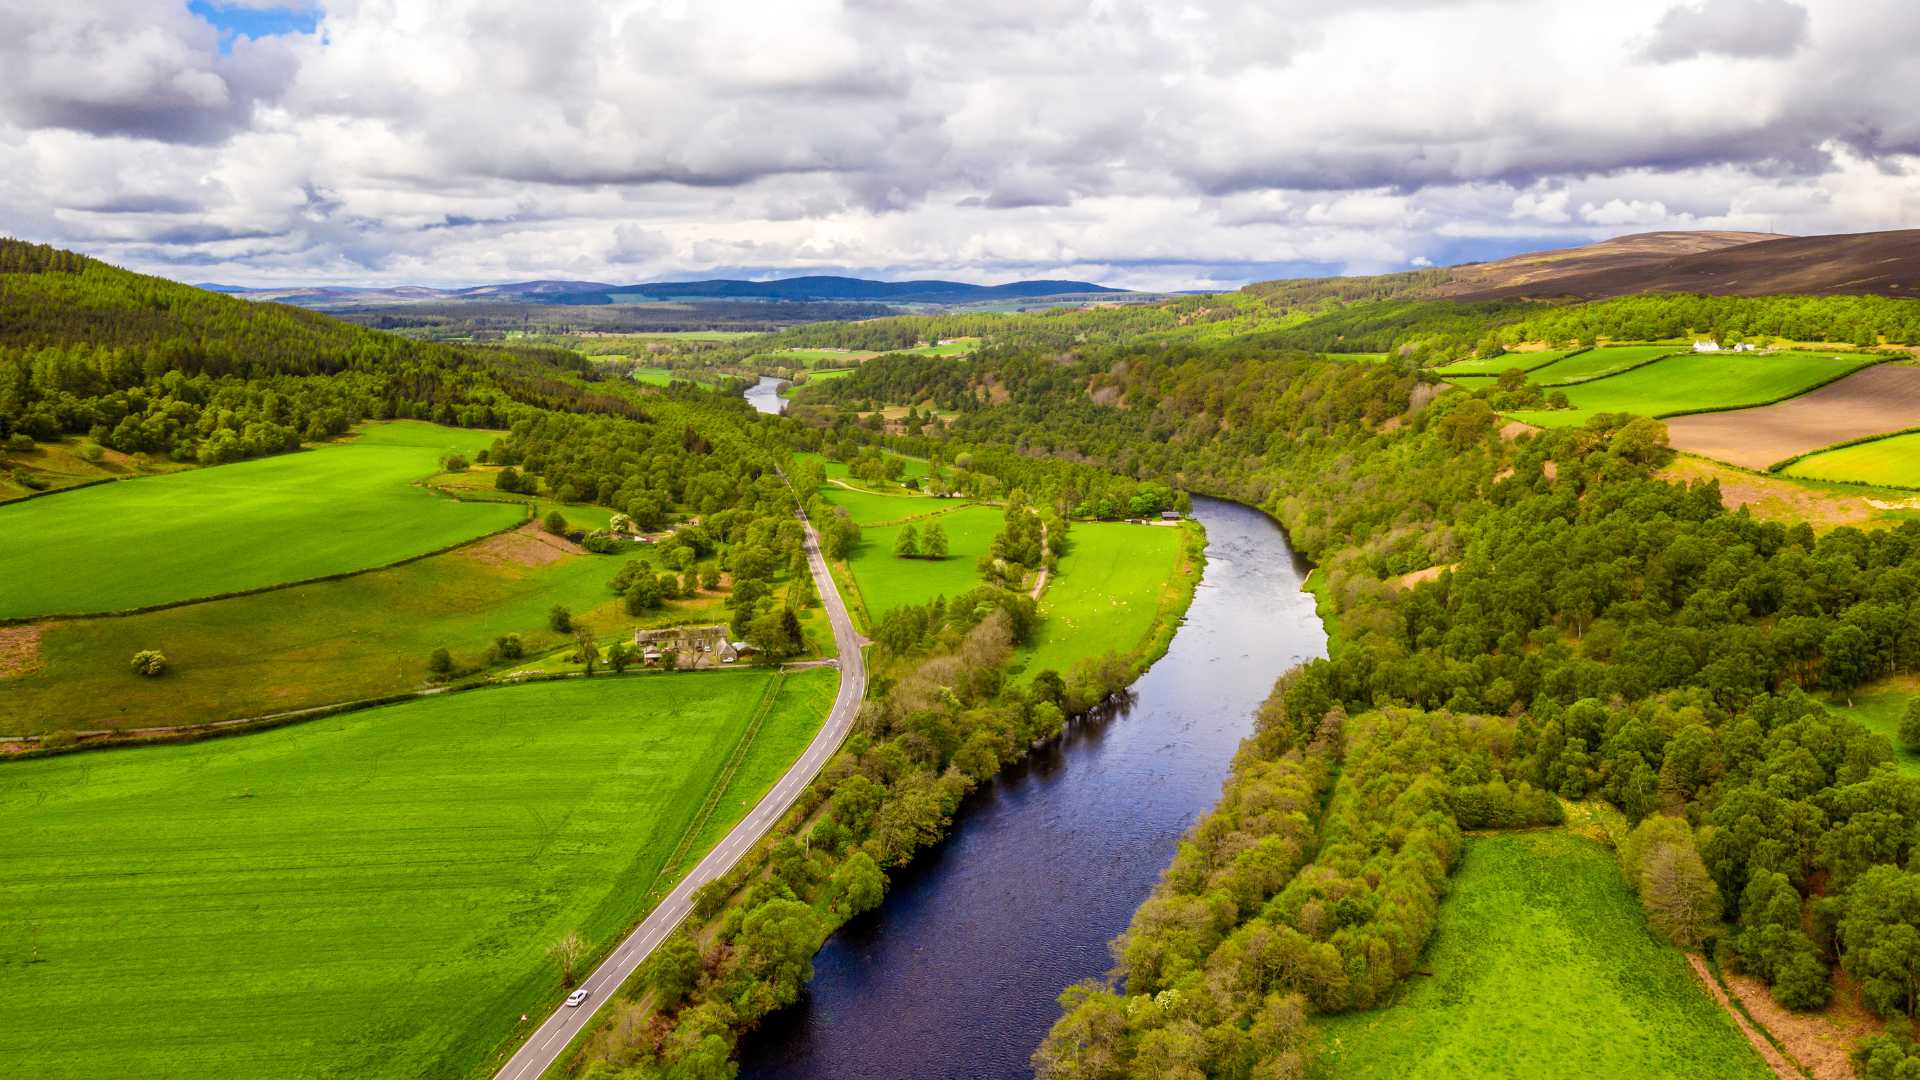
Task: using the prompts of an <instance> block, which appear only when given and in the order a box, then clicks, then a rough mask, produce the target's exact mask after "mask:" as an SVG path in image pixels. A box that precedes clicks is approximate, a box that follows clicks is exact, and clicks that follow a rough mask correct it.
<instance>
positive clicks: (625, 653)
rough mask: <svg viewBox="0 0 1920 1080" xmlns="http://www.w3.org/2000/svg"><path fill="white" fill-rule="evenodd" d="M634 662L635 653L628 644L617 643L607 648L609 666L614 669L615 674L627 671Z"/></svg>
mask: <svg viewBox="0 0 1920 1080" xmlns="http://www.w3.org/2000/svg"><path fill="white" fill-rule="evenodd" d="M632 662H633V651H632V650H631V649H630V648H628V646H627V643H626V642H624V641H616V642H614V643H613V644H611V645H609V646H607V666H608V667H610V668H612V669H613V672H614V674H616V675H617V674H619V673H620V672H623V671H625V670H627V665H628V664H631V663H632Z"/></svg>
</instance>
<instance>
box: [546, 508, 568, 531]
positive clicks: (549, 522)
mask: <svg viewBox="0 0 1920 1080" xmlns="http://www.w3.org/2000/svg"><path fill="white" fill-rule="evenodd" d="M543 527H544V528H545V529H546V530H547V531H548V532H550V533H552V534H553V535H555V536H565V535H567V515H565V514H563V513H561V512H560V511H558V510H549V511H547V516H546V520H545V521H544V522H543Z"/></svg>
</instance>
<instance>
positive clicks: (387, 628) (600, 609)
mask: <svg viewBox="0 0 1920 1080" xmlns="http://www.w3.org/2000/svg"><path fill="white" fill-rule="evenodd" d="M636 548H637V550H634V551H631V552H628V553H626V554H624V555H612V556H599V555H576V554H571V553H569V552H568V551H566V550H565V549H564V548H563V547H562V546H560V545H559V544H558V543H556V542H555V541H553V540H552V539H551V538H548V537H546V536H544V535H542V534H541V533H539V532H537V531H535V530H530V529H519V530H515V531H513V532H510V533H506V534H503V535H501V536H496V537H490V538H488V539H486V540H484V541H482V542H480V543H478V544H472V545H469V546H467V547H464V548H461V549H460V550H458V551H453V552H449V553H447V554H445V555H438V556H435V557H433V558H431V559H421V560H418V561H416V562H411V563H407V564H406V565H404V566H396V567H392V568H390V569H387V570H378V571H374V572H372V573H368V574H358V575H355V576H353V577H350V578H345V579H341V580H338V581H319V582H313V583H310V584H306V585H296V586H293V587H291V588H286V589H278V590H275V591H273V592H267V593H256V594H253V595H250V596H236V597H231V598H229V599H226V600H215V601H210V602H208V603H202V604H191V605H186V606H182V607H173V608H165V609H162V610H159V611H150V612H146V613H144V614H139V615H127V616H121V617H118V618H111V619H76V620H71V621H64V622H55V623H52V624H39V625H36V626H32V627H26V628H16V629H15V631H14V632H15V633H22V632H25V633H29V634H34V635H36V636H37V639H38V640H37V646H36V648H37V661H38V667H39V670H29V671H28V672H27V673H26V674H16V675H14V676H13V677H10V678H5V677H0V697H4V698H5V700H6V702H7V708H6V710H5V712H6V714H7V715H6V726H5V728H4V730H0V734H8V735H14V734H24V733H44V732H47V731H53V730H62V729H67V730H81V731H89V730H102V729H122V728H133V727H154V726H165V725H171V724H192V723H204V722H209V721H215V720H228V719H237V718H240V717H247V716H260V715H264V714H267V713H273V712H280V711H284V710H290V709H300V708H308V707H311V706H316V705H327V704H333V703H336V702H341V701H356V700H361V699H364V698H369V697H378V696H382V695H385V694H393V693H400V692H404V691H407V690H412V689H415V688H417V687H420V686H424V685H426V682H427V677H428V671H427V666H426V665H427V657H428V656H429V654H431V653H432V652H433V650H434V649H437V648H444V649H447V650H448V651H449V652H450V653H451V654H452V656H453V659H454V662H455V664H456V665H458V666H459V667H461V668H463V669H465V668H474V667H478V666H480V665H481V664H482V663H483V662H484V659H485V658H484V655H483V654H484V653H485V651H486V649H487V647H488V646H489V645H491V644H492V643H493V640H494V639H495V638H496V637H499V636H500V635H502V634H509V633H512V634H519V635H520V637H521V640H522V641H523V642H524V644H525V647H526V650H527V653H528V657H529V659H530V658H531V657H532V656H534V655H537V654H538V653H539V652H541V651H542V650H544V649H551V648H556V647H558V646H560V645H563V644H565V643H566V642H567V641H569V640H571V638H570V636H569V635H564V634H559V633H556V632H554V631H553V630H552V629H550V628H549V627H548V625H547V613H548V610H549V609H550V608H552V607H553V605H555V604H560V605H563V606H565V607H567V608H569V609H570V610H571V611H572V612H573V615H574V618H575V619H576V620H578V621H580V622H582V623H586V624H588V625H590V626H592V627H593V628H594V630H595V631H596V632H598V633H599V634H600V635H601V636H602V638H603V639H608V638H611V637H612V636H613V635H614V634H616V633H620V632H622V631H624V630H627V629H630V628H631V627H633V626H636V625H657V624H662V623H666V622H673V621H708V620H711V619H712V618H717V617H724V613H723V612H720V611H718V610H717V609H718V606H719V604H720V599H719V598H718V597H717V596H706V597H701V598H697V599H687V600H674V601H670V602H669V603H667V604H666V606H665V607H664V608H662V609H661V610H660V611H658V612H654V613H651V614H649V615H648V616H646V617H644V619H636V618H634V617H633V616H629V615H628V614H627V613H626V609H625V607H624V606H623V605H622V603H621V602H620V600H619V599H618V598H617V597H615V596H614V595H613V593H612V592H611V591H610V590H609V589H608V588H607V582H609V581H610V580H612V578H613V576H614V574H615V573H617V572H618V571H619V569H620V566H621V564H622V563H623V562H624V561H626V560H627V559H636V558H638V559H651V553H652V549H651V548H649V547H645V546H643V545H636ZM141 649H158V650H160V651H161V652H162V653H164V654H166V657H167V662H168V668H167V672H166V674H165V675H163V676H161V677H160V678H157V679H147V678H142V677H140V676H137V675H134V674H133V673H132V672H130V671H128V670H127V658H128V657H130V656H132V655H133V654H134V653H135V652H137V651H139V650H141ZM29 666H32V665H29Z"/></svg>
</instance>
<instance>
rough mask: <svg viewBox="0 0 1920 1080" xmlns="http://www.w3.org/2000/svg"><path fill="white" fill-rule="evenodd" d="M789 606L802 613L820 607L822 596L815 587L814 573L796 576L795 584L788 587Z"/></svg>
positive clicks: (794, 578)
mask: <svg viewBox="0 0 1920 1080" xmlns="http://www.w3.org/2000/svg"><path fill="white" fill-rule="evenodd" d="M787 606H788V607H790V608H795V609H797V610H800V611H806V610H808V609H809V608H816V607H819V606H820V594H819V592H818V591H817V590H815V589H814V587H813V573H812V571H811V570H809V571H808V572H807V573H803V574H795V575H794V577H793V584H792V585H789V586H787Z"/></svg>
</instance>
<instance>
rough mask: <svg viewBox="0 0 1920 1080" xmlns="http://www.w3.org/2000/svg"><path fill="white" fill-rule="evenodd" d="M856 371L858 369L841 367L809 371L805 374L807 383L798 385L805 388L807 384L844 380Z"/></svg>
mask: <svg viewBox="0 0 1920 1080" xmlns="http://www.w3.org/2000/svg"><path fill="white" fill-rule="evenodd" d="M858 370H860V369H859V368H850V367H843V368H824V369H822V370H820V371H809V372H807V382H806V383H801V384H800V385H802V386H805V385H807V383H817V382H832V381H833V380H835V379H844V378H846V377H847V376H849V375H851V374H853V373H854V372H856V371H858Z"/></svg>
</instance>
